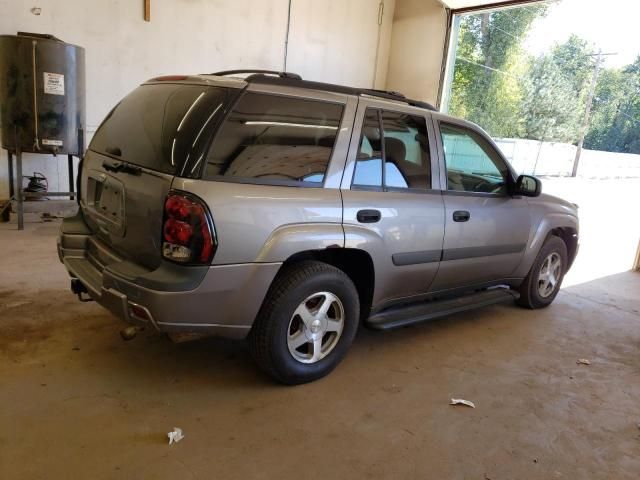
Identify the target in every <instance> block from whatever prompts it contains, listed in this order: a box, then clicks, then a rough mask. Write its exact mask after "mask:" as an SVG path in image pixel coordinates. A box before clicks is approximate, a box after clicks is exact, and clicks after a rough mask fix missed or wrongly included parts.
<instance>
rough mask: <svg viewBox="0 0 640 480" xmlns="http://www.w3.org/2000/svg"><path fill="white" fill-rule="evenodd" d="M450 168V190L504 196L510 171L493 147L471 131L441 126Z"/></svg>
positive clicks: (445, 155) (448, 174) (448, 179)
mask: <svg viewBox="0 0 640 480" xmlns="http://www.w3.org/2000/svg"><path fill="white" fill-rule="evenodd" d="M440 133H441V135H442V147H443V148H444V157H445V163H446V166H447V189H448V190H454V191H460V192H476V193H496V194H505V193H506V191H507V190H506V189H507V184H506V180H507V177H508V175H509V170H508V168H507V166H506V165H505V164H504V162H502V161H500V160H499V159H498V158H497V154H496V153H495V152H492V151H491V149H490V146H489V145H488V144H486V142H485V141H483V139H482V138H481V137H480V136H479V135H478V134H476V133H475V132H472V131H470V130H467V129H465V128H461V127H454V126H452V125H446V124H441V125H440Z"/></svg>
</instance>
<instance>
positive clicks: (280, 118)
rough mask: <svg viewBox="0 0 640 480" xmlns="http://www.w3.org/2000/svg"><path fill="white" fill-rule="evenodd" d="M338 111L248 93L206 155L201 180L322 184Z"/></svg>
mask: <svg viewBox="0 0 640 480" xmlns="http://www.w3.org/2000/svg"><path fill="white" fill-rule="evenodd" d="M342 111H343V106H342V105H339V104H334V103H328V102H322V101H317V100H308V99H299V98H293V97H283V96H277V95H267V94H262V93H247V94H246V95H244V96H243V97H242V98H241V99H240V101H239V102H238V104H237V105H236V106H235V108H234V110H233V111H232V112H231V114H230V115H229V117H228V118H227V119H226V121H225V123H224V125H223V126H222V128H221V129H220V131H219V132H218V134H217V136H216V139H215V140H214V142H213V145H212V146H211V149H210V150H209V154H208V156H207V169H206V174H205V178H207V179H210V180H225V179H229V180H234V179H235V180H241V181H242V180H248V181H251V182H252V183H267V184H276V185H278V184H284V185H288V184H307V185H310V186H314V185H315V186H319V185H322V183H323V181H324V176H325V173H326V170H327V166H328V164H329V160H330V158H331V152H332V150H333V145H334V143H335V140H336V137H337V135H338V128H339V126H340V120H341V118H342Z"/></svg>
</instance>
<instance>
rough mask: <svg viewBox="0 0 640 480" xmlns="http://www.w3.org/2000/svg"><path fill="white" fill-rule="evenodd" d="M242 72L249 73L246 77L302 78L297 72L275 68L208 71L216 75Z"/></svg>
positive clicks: (221, 75) (239, 73)
mask: <svg viewBox="0 0 640 480" xmlns="http://www.w3.org/2000/svg"><path fill="white" fill-rule="evenodd" d="M243 73H250V74H251V75H250V76H249V77H247V79H251V77H253V76H254V75H276V76H278V77H280V78H292V79H294V80H302V77H301V76H300V75H298V74H297V73H292V72H278V71H276V70H259V69H248V70H223V71H221V72H214V73H210V74H209V75H216V76H218V77H226V76H229V75H241V74H243Z"/></svg>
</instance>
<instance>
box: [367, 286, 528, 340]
mask: <svg viewBox="0 0 640 480" xmlns="http://www.w3.org/2000/svg"><path fill="white" fill-rule="evenodd" d="M516 298H518V293H517V292H514V291H513V290H509V289H507V288H494V289H491V290H483V291H480V292H475V293H472V294H469V295H465V296H463V297H456V298H446V299H440V300H432V301H425V302H420V303H412V304H410V305H405V306H403V307H392V308H390V309H388V310H383V311H382V312H379V313H376V314H374V315H372V316H370V317H369V318H368V319H367V320H366V321H365V325H367V326H368V327H370V328H373V329H375V330H391V329H392V328H399V327H406V326H407V325H413V324H415V323H421V322H427V321H429V320H435V319H436V318H440V317H444V316H446V315H451V314H453V313H460V312H466V311H467V310H473V309H476V308H479V307H486V306H488V305H494V304H496V303H502V302H507V301H510V300H511V301H513V300H514V299H516Z"/></svg>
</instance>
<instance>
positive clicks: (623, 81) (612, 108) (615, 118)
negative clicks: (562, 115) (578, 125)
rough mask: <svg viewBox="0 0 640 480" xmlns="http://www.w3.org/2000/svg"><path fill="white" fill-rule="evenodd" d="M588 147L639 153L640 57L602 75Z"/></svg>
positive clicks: (586, 143) (598, 86)
mask: <svg viewBox="0 0 640 480" xmlns="http://www.w3.org/2000/svg"><path fill="white" fill-rule="evenodd" d="M585 148H589V149H593V150H605V151H609V152H625V153H638V154H640V56H638V58H636V61H635V62H634V63H632V64H631V65H627V66H626V67H624V68H621V69H605V70H603V71H602V73H601V74H600V78H599V79H598V84H597V86H596V95H595V99H594V103H593V114H592V117H591V124H590V127H589V131H588V133H587V135H586V137H585Z"/></svg>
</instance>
